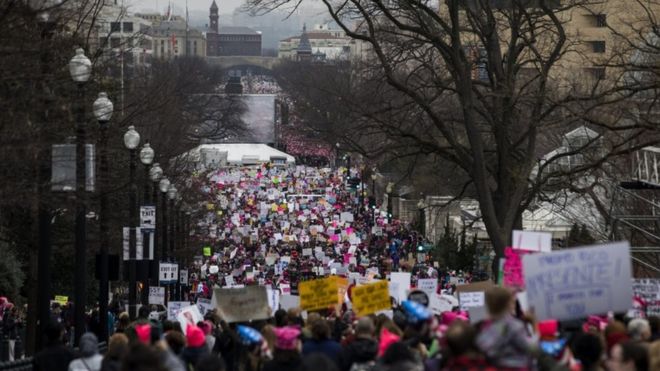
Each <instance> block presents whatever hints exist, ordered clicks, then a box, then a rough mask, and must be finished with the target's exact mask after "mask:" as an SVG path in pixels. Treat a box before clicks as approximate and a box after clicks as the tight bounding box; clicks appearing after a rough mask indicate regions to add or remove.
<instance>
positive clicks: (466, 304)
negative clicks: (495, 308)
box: [458, 291, 486, 310]
mask: <svg viewBox="0 0 660 371" xmlns="http://www.w3.org/2000/svg"><path fill="white" fill-rule="evenodd" d="M485 296H486V295H485V293H484V292H483V291H470V292H460V293H459V294H458V301H459V303H460V305H461V310H468V309H469V308H475V307H483V306H484V304H485V300H484V299H485Z"/></svg>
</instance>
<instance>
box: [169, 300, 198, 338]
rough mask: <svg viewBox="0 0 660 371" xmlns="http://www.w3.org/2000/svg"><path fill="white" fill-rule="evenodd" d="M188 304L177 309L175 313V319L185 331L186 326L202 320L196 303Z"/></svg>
mask: <svg viewBox="0 0 660 371" xmlns="http://www.w3.org/2000/svg"><path fill="white" fill-rule="evenodd" d="M187 304H188V305H187V306H185V307H183V308H181V309H179V310H178V311H177V313H176V320H177V321H179V323H180V324H181V329H182V330H183V331H184V333H185V332H186V329H187V328H188V326H196V325H197V323H199V322H200V321H203V320H204V316H202V313H200V312H199V308H197V305H190V304H189V303H187Z"/></svg>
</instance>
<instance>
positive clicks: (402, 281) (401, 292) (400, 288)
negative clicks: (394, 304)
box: [390, 272, 411, 303]
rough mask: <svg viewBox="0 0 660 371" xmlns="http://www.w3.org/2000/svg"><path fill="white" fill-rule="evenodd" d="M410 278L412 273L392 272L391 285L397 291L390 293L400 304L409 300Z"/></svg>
mask: <svg viewBox="0 0 660 371" xmlns="http://www.w3.org/2000/svg"><path fill="white" fill-rule="evenodd" d="M410 277H411V274H410V272H392V274H391V275H390V283H391V284H393V286H394V288H395V290H393V291H392V290H390V291H391V294H392V296H393V297H394V299H396V300H397V301H398V302H399V303H401V302H402V301H404V300H406V299H407V295H408V290H410Z"/></svg>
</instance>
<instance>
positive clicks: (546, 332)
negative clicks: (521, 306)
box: [538, 319, 559, 340]
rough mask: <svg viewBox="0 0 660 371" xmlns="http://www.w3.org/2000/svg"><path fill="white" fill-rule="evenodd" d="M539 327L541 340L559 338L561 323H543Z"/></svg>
mask: <svg viewBox="0 0 660 371" xmlns="http://www.w3.org/2000/svg"><path fill="white" fill-rule="evenodd" d="M538 326H539V335H540V336H541V339H547V340H552V339H555V338H557V335H558V331H557V330H558V328H559V322H558V321H557V320H556V319H548V320H545V321H541V322H539V324H538Z"/></svg>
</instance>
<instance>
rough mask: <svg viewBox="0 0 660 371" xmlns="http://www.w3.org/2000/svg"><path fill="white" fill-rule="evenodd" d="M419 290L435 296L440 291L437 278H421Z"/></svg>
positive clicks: (418, 283) (418, 285)
mask: <svg viewBox="0 0 660 371" xmlns="http://www.w3.org/2000/svg"><path fill="white" fill-rule="evenodd" d="M417 288H418V289H420V290H422V291H424V292H426V293H429V294H430V293H433V294H435V293H436V292H437V291H438V280H437V279H435V278H420V279H419V280H417Z"/></svg>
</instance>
